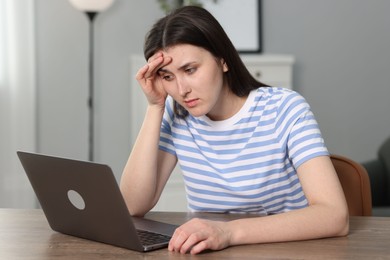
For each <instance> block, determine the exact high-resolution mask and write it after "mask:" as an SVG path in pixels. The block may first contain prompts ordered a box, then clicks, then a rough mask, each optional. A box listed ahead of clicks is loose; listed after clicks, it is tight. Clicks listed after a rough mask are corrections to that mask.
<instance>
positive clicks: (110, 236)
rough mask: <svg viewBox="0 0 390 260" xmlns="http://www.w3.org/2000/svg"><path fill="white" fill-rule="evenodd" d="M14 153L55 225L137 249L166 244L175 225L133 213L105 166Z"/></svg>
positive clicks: (65, 231) (69, 232) (73, 233)
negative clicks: (133, 214) (136, 215)
mask: <svg viewBox="0 0 390 260" xmlns="http://www.w3.org/2000/svg"><path fill="white" fill-rule="evenodd" d="M17 154H18V157H19V159H20V161H21V163H22V165H23V168H24V170H25V172H26V174H27V176H28V179H29V181H30V183H31V185H32V187H33V190H34V192H35V194H36V196H37V198H38V201H39V203H40V205H41V207H42V209H43V212H44V214H45V216H46V218H47V220H48V222H49V225H50V227H51V228H52V229H53V230H54V231H57V232H60V233H63V234H67V235H71V236H76V237H80V238H84V239H89V240H94V241H97V242H102V243H106V244H110V245H114V246H118V247H123V248H127V249H131V250H135V251H139V252H147V251H151V250H155V249H159V248H163V247H167V246H168V243H169V240H170V238H171V236H172V234H173V232H174V230H175V229H176V228H177V226H175V225H171V224H167V223H162V222H157V221H153V220H148V219H145V218H138V217H132V216H131V215H130V213H129V211H128V209H127V206H126V204H125V201H124V199H123V197H122V194H121V192H120V190H119V186H118V184H117V182H116V179H115V177H114V174H113V172H112V170H111V168H110V167H109V166H107V165H104V164H98V163H93V162H86V161H79V160H71V159H65V158H59V157H54V156H47V155H42V154H36V153H28V152H22V151H18V152H17Z"/></svg>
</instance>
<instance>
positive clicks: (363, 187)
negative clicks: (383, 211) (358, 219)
mask: <svg viewBox="0 0 390 260" xmlns="http://www.w3.org/2000/svg"><path fill="white" fill-rule="evenodd" d="M330 159H331V160H332V163H333V166H334V168H335V169H336V172H337V175H338V177H339V179H340V183H341V186H342V187H343V190H344V194H345V198H346V200H347V204H348V210H349V215H350V216H371V214H372V201H371V186H370V179H369V177H368V173H367V171H366V169H365V168H364V167H363V166H362V165H361V164H359V163H357V162H355V161H353V160H351V159H349V158H346V157H344V156H340V155H335V154H332V155H331V156H330Z"/></svg>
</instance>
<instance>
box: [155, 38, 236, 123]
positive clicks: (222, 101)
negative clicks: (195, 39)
mask: <svg viewBox="0 0 390 260" xmlns="http://www.w3.org/2000/svg"><path fill="white" fill-rule="evenodd" d="M162 53H163V56H164V57H170V58H172V61H171V62H170V63H169V64H167V65H166V66H164V67H162V68H160V69H159V71H158V75H159V76H160V77H161V80H162V85H163V87H164V89H165V91H166V92H167V93H168V95H170V96H171V97H172V98H173V99H174V100H176V102H178V103H179V104H180V105H181V106H182V107H184V108H185V109H186V110H187V111H188V112H189V113H190V114H191V115H193V116H195V117H197V116H202V115H207V116H209V117H210V118H211V119H214V120H220V119H221V117H224V113H225V107H226V103H227V102H228V98H226V97H227V96H231V95H228V93H229V92H230V90H229V88H228V86H227V85H226V82H225V81H224V76H223V74H224V72H226V71H227V70H228V68H227V66H226V64H224V62H223V60H218V59H216V58H215V57H214V56H213V55H212V54H211V53H210V52H209V51H207V50H205V49H203V48H200V47H196V46H193V45H189V44H180V45H175V46H173V47H170V48H168V49H166V50H164V51H162Z"/></svg>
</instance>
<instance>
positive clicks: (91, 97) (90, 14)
mask: <svg viewBox="0 0 390 260" xmlns="http://www.w3.org/2000/svg"><path fill="white" fill-rule="evenodd" d="M85 14H86V15H87V17H88V19H89V72H88V75H89V86H88V118H89V122H88V123H89V124H88V134H89V136H88V159H89V160H90V161H93V160H94V148H95V147H94V146H95V145H94V144H95V140H94V138H95V133H94V129H95V127H94V124H95V120H94V117H95V109H94V105H95V104H94V59H93V57H94V48H93V47H94V44H93V43H94V26H93V25H94V23H93V22H94V19H95V17H96V15H97V12H85Z"/></svg>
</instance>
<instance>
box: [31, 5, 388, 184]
mask: <svg viewBox="0 0 390 260" xmlns="http://www.w3.org/2000/svg"><path fill="white" fill-rule="evenodd" d="M36 2H37V15H36V16H37V30H38V31H37V48H38V49H37V51H38V57H37V59H38V75H37V76H38V88H39V92H38V97H39V99H38V104H39V109H38V117H39V122H38V126H39V127H38V134H39V139H38V148H39V151H40V152H43V153H51V154H57V155H61V156H67V157H73V158H79V159H87V154H88V148H87V128H88V118H87V115H88V114H87V111H88V110H87V106H86V99H87V87H88V78H87V77H88V71H87V69H88V67H87V64H88V63H87V62H88V52H87V48H88V21H87V19H86V17H85V16H84V15H83V14H80V13H79V12H78V11H76V10H74V9H73V8H72V7H71V6H70V4H69V3H68V1H66V0H36ZM388 10H390V1H387V0H372V1H365V0H344V1H338V0H295V1H290V0H263V37H264V42H263V43H264V52H267V53H282V54H292V55H294V56H295V58H296V65H295V67H294V87H295V89H296V90H298V91H299V92H300V93H302V94H303V95H304V96H305V97H306V98H307V99H308V101H309V102H310V104H311V105H312V108H313V110H314V113H315V114H316V116H317V119H318V121H319V124H320V127H321V129H322V132H323V134H324V137H325V139H326V142H327V144H328V147H329V149H330V150H331V152H334V153H340V154H344V155H347V156H350V157H352V158H354V159H356V160H358V161H365V160H368V159H371V158H374V157H375V153H376V149H377V148H378V146H379V144H380V142H381V141H382V140H384V139H385V138H386V137H387V136H388V135H390V131H389V129H390V115H389V113H388V111H390V102H389V101H388V97H389V96H390V73H389V72H390V56H389V55H390V52H389V50H388V48H389V46H390V33H389V31H390V29H389V28H390V27H389V24H390V16H389V15H388V13H387V12H388ZM161 16H162V12H161V11H160V9H159V7H158V4H157V1H155V0H143V1H134V0H117V1H116V2H114V5H113V6H112V7H111V8H110V9H109V10H107V11H106V12H104V13H102V14H100V15H99V16H98V17H97V19H96V22H95V33H96V35H95V36H96V38H95V50H96V55H95V69H96V78H95V81H96V97H95V100H96V110H97V111H96V151H95V154H96V161H100V162H104V163H108V164H109V165H111V166H112V167H113V169H114V171H115V173H116V175H117V177H118V178H119V176H120V174H121V171H122V168H123V166H124V164H125V162H126V160H127V156H128V153H129V152H130V149H131V144H130V135H129V132H130V124H131V118H130V117H129V114H130V113H129V96H128V95H129V82H130V78H129V77H132V75H129V55H130V54H133V53H142V45H143V40H144V35H145V33H146V31H147V30H148V29H149V28H150V26H151V25H152V24H153V23H154V21H155V20H156V19H158V18H159V17H161Z"/></svg>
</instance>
